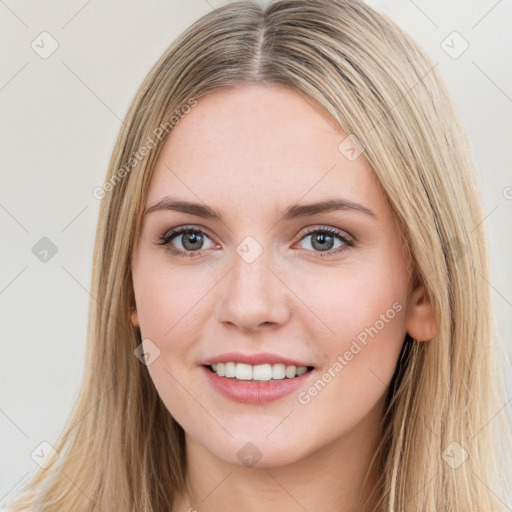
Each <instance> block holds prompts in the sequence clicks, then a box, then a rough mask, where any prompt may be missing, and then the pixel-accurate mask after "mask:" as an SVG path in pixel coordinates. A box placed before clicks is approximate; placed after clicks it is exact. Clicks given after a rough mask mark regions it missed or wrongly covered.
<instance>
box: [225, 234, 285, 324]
mask: <svg viewBox="0 0 512 512" xmlns="http://www.w3.org/2000/svg"><path fill="white" fill-rule="evenodd" d="M273 262H274V258H273V255H272V253H271V251H270V250H267V249H266V248H264V247H263V246H261V244H259V243H258V242H256V240H255V239H253V238H252V237H247V239H245V240H244V241H242V242H241V243H240V244H239V246H238V247H237V248H236V254H233V261H232V270H231V272H230V273H229V276H227V279H226V284H225V287H224V289H223V294H224V296H223V298H222V301H221V307H220V319H221V320H222V321H227V322H230V323H233V324H237V325H238V326H239V327H241V328H243V329H249V330H250V329H254V328H256V327H257V326H258V325H259V324H262V323H281V322H283V321H284V320H285V319H286V316H287V310H288V307H287V304H286V297H285V294H286V292H285V290H284V288H283V285H282V283H281V282H280V280H279V279H278V278H277V277H276V276H275V275H274V272H276V271H275V270H274V271H271V270H270V269H271V268H273V267H275V263H273ZM269 267H270V268H269Z"/></svg>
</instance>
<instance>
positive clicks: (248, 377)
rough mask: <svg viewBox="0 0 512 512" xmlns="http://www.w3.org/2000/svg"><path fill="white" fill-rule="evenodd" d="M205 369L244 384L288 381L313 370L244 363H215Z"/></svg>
mask: <svg viewBox="0 0 512 512" xmlns="http://www.w3.org/2000/svg"><path fill="white" fill-rule="evenodd" d="M206 368H207V369H208V370H210V371H211V372H212V373H214V374H215V375H218V376H219V377H226V378H228V379H234V380H240V381H245V382H265V381H277V380H289V379H294V378H296V377H300V376H301V375H304V374H305V373H307V372H310V371H312V370H313V369H314V367H313V366H298V367H297V366H294V365H285V364H282V363H274V364H269V363H266V364H257V365H250V364H245V363H235V362H227V363H215V364H210V365H206Z"/></svg>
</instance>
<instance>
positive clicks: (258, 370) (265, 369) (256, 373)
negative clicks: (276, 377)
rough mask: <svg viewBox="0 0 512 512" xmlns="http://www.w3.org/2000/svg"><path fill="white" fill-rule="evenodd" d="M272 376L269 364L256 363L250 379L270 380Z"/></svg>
mask: <svg viewBox="0 0 512 512" xmlns="http://www.w3.org/2000/svg"><path fill="white" fill-rule="evenodd" d="M271 378H272V366H271V365H269V364H257V365H256V366H253V368H252V380H270V379H271Z"/></svg>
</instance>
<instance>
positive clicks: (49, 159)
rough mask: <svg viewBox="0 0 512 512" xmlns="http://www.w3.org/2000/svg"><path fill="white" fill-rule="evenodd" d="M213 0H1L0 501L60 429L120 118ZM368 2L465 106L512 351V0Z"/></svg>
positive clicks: (77, 370) (71, 390)
mask: <svg viewBox="0 0 512 512" xmlns="http://www.w3.org/2000/svg"><path fill="white" fill-rule="evenodd" d="M222 3H225V2H222V1H214V0H209V1H208V2H207V1H206V0H173V1H165V2H164V1H144V2H142V1H141V0H139V1H129V2H128V1H125V2H114V1H100V0H92V1H91V0H89V1H83V2H72V1H66V2H64V1H61V2H50V1H44V2H42V1H37V2H36V1H14V0H10V1H7V0H6V1H1V0H0V34H1V35H0V37H1V42H2V44H1V49H0V52H1V59H2V66H1V69H0V105H1V119H2V122H1V133H0V140H1V142H2V145H1V148H2V151H1V156H2V161H1V172H2V181H1V183H2V187H1V189H0V226H1V233H2V241H1V243H2V252H1V253H2V260H1V266H0V318H1V338H0V339H1V343H2V346H1V349H2V350H1V354H2V357H1V359H0V365H1V366H0V379H1V381H0V382H1V390H2V393H1V397H0V429H1V431H0V432H1V454H0V460H1V461H2V464H1V465H0V505H1V504H3V503H6V502H7V501H9V500H10V499H11V498H12V496H13V495H14V493H15V492H16V491H17V489H18V488H19V487H20V486H21V485H22V484H23V483H24V482H25V481H26V480H27V479H28V478H29V476H30V475H31V474H32V473H33V472H34V470H35V469H36V467H37V466H36V463H35V462H34V461H33V460H32V458H31V453H32V452H33V450H34V449H35V448H36V447H37V446H38V445H39V444H40V443H41V442H42V441H47V442H49V443H53V442H54V441H55V439H56V438H57V435H58V433H59V431H60V429H61V428H62V426H63V424H64V422H65V420H66V418H67V416H68V413H69V411H70V409H71V406H72V404H73V402H74V400H75V398H76V396H77V395H76V394H77V390H78V385H79V383H80V379H81V375H82V369H83V363H84V353H85V341H86V328H87V311H88V306H89V294H88V288H89V283H90V278H91V266H92V251H93V244H94V234H95V228H96V222H97V217H98V210H99V201H97V200H96V199H94V197H93V195H92V190H93V188H94V187H96V186H98V185H101V184H102V183H103V181H104V177H105V173H106V170H107V165H108V160H109V157H110V154H111V151H112V149H113V145H114V141H115V138H116V136H117V133H118V130H119V128H120V126H121V119H122V118H123V117H124V115H125V112H126V110H127V108H128V105H129V103H130V101H131V100H132V98H133V96H134V94H135V92H136V90H137V88H138V87H139V85H140V83H141V81H142V80H143V78H144V76H145V75H146V73H147V72H148V71H149V69H150V67H151V66H152V65H153V63H154V62H155V61H156V60H157V59H158V57H159V56H160V55H161V54H162V53H163V52H164V50H165V49H166V48H167V47H168V46H169V44H170V43H171V42H172V40H173V39H174V38H175V37H176V36H177V35H178V34H179V33H180V32H181V31H182V30H183V29H185V28H186V27H187V26H188V25H189V24H190V23H191V22H193V21H195V20H196V19H197V18H198V17H199V16H200V15H202V14H204V13H206V12H208V11H209V10H210V9H211V8H212V7H217V6H219V5H221V4H222ZM370 3H371V4H372V5H374V6H375V7H377V8H378V9H380V10H382V11H383V12H385V13H387V14H388V15H390V17H391V18H392V19H394V20H395V21H396V22H397V23H398V24H399V25H401V26H402V27H403V28H404V29H405V30H406V31H407V32H409V33H410V34H411V35H412V36H413V37H415V39H416V40H417V41H418V42H419V43H420V44H421V45H422V46H423V47H424V48H425V49H426V50H427V52H428V53H429V54H430V55H431V57H432V59H433V60H434V62H438V63H439V64H438V69H439V70H440V72H441V73H442V74H443V76H444V77H445V80H446V81H447V83H448V86H449V89H450V90H451V92H452V95H453V97H454V99H455V101H456V104H457V106H458V108H459V111H460V114H461V117H462V120H463V123H464V125H465V127H466V129H467V132H468V134H469V138H470V140H471V143H472V146H473V149H472V151H473V157H474V160H475V162H476V164H477V167H478V172H479V179H480V183H481V189H482V194H483V198H484V201H485V205H486V215H487V216H486V219H485V221H486V222H487V223H488V228H489V231H490V238H491V248H492V266H493V277H492V281H491V283H489V286H491V287H492V290H493V296H494V300H495V305H496V312H497V320H498V324H499V328H500V331H501V334H502V336H503V338H504V339H505V342H506V343H507V348H508V350H509V353H510V349H511V347H512V342H511V340H512V324H511V320H510V319H511V317H512V272H511V267H512V265H511V262H512V237H511V235H510V233H511V224H512V222H511V221H512V172H511V167H510V162H511V160H512V158H511V157H512V140H511V135H512V73H511V66H510V62H512V60H511V49H512V31H511V30H510V28H511V27H510V20H511V19H512V17H511V16H512V4H511V2H510V0H500V1H496V0H480V1H477V0H473V1H464V0H457V1H451V2H449V5H448V2H445V1H443V0H435V1H433V0H416V1H415V2H413V1H410V0H383V1H372V2H370ZM43 31H47V32H48V33H49V34H51V36H52V37H53V38H54V39H55V40H56V41H57V42H58V45H59V46H58V49H57V50H56V51H55V52H54V53H53V54H52V55H50V56H49V57H48V58H46V59H43V58H41V57H40V56H39V54H38V53H36V52H35V51H34V50H33V49H32V47H31V44H32V41H34V40H35V41H36V43H37V42H38V41H40V39H38V36H39V34H40V33H41V32H43ZM453 31H457V32H458V33H459V34H460V35H461V36H462V37H463V38H464V39H465V40H466V41H467V42H468V43H469V47H468V49H467V50H466V51H465V52H464V53H463V54H462V55H461V56H460V57H458V58H456V59H454V58H452V57H451V56H449V55H448V54H447V53H446V52H445V51H444V49H443V48H442V46H441V45H442V41H444V40H446V38H447V36H449V35H450V34H451V33H452V32H453ZM451 37H453V36H451ZM446 41H447V42H446V43H444V44H445V45H446V44H448V45H451V46H454V47H455V50H452V52H453V51H456V50H457V49H458V48H460V46H457V45H459V44H460V43H461V40H459V41H457V40H455V42H454V43H451V41H452V39H448V40H446ZM39 44H40V45H41V43H39ZM47 44H48V43H47ZM46 48H48V46H46ZM483 220H484V219H482V221H483ZM42 237H48V238H49V239H50V240H51V241H52V242H53V243H54V244H55V245H56V247H57V249H58V251H57V253H56V254H55V255H54V256H53V257H52V258H50V259H49V261H47V262H46V263H43V262H41V261H40V260H39V259H38V258H36V256H35V255H34V254H33V252H32V247H33V246H34V245H35V244H36V243H37V242H38V241H39V240H40V239H41V238H42Z"/></svg>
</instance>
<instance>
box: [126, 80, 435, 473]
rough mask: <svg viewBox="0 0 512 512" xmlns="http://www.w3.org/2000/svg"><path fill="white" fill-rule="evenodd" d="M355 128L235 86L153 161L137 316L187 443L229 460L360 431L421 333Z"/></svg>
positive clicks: (291, 450)
mask: <svg viewBox="0 0 512 512" xmlns="http://www.w3.org/2000/svg"><path fill="white" fill-rule="evenodd" d="M346 137H347V134H345V133H343V132H342V131H340V130H337V129H335V127H334V126H333V125H332V124H330V123H329V122H328V121H327V120H326V118H325V117H323V116H322V115H321V114H319V111H317V110H316V109H315V108H314V107H313V106H312V105H311V103H309V102H308V101H306V100H304V99H303V97H302V96H300V95H298V94H297V93H295V92H292V91H291V90H287V89H284V88H280V87H264V86H256V85H253V86H243V87H238V88H234V89H229V90H228V89H224V90H221V91H217V92H215V93H213V94H210V95H208V96H205V97H203V98H201V99H200V100H199V101H198V103H197V105H196V106H195V107H194V108H192V109H191V111H190V113H189V114H187V115H185V116H184V117H183V118H182V119H181V121H180V122H179V124H178V125H177V126H176V127H175V128H174V129H173V130H172V132H171V133H170V136H169V138H168V139H167V141H166V143H165V145H164V147H163V150H162V152H161V154H160V156H159V160H158V162H157V164H156V167H155V172H154V175H153V178H152V181H151V184H150V188H149V192H148V196H147V201H146V209H148V208H151V207H152V206H154V205H157V204H158V203H159V202H160V201H162V200H163V199H164V198H167V199H166V201H167V202H168V204H167V206H168V207H162V208H160V209H153V211H151V212H148V213H146V214H145V216H144V220H143V229H142V234H141V238H140V240H139V243H138V245H137V248H136V251H135V253H134V258H133V264H132V272H133V285H134V291H135V299H136V311H135V312H134V313H133V314H132V322H133V325H135V326H137V327H140V332H141V339H142V340H144V343H143V347H144V350H145V352H146V353H148V354H149V359H148V362H149V364H148V366H147V369H148V371H149V373H150V375H151V378H152V380H153V382H154V384H155V387H156V389H157V391H158V393H159V395H160V397H161V398H162V400H163V402H164V403H165V405H166V407H167V409H168V410H169V412H170V413H171V414H172V416H173V417H174V418H175V419H176V421H177V422H178V423H179V424H180V425H181V426H182V427H183V429H184V430H185V432H186V433H187V442H188V443H194V444H195V445H196V446H198V447H200V449H201V450H203V451H204V453H208V454H209V455H210V456H212V455H213V456H214V457H216V458H217V459H221V460H222V461H224V462H228V463H234V464H245V465H249V466H251V465H254V464H256V465H257V466H263V467H265V466H266V467H270V466H275V465H282V464H288V463H291V462H294V461H297V460H299V459H302V458H304V457H306V456H308V455H312V454H314V453H315V452H317V451H318V450H320V449H322V448H324V449H325V448H326V447H327V446H328V445H331V446H332V443H336V442H337V443H343V442H344V443H345V444H346V445H347V446H349V444H350V445H351V446H356V445H357V442H358V441H357V439H360V437H361V435H363V437H365V438H366V440H367V439H368V435H370V433H375V432H376V429H377V425H378V421H379V419H380V417H381V415H382V412H383V404H384V399H385V395H386V391H387V386H388V384H389V382H390V380H391V378H392V375H393V372H394V369H395V366H396V362H397V358H398V356H399V353H400V349H401V346H402V343H403V340H404V337H405V334H406V332H407V331H409V334H411V335H412V336H413V337H414V336H415V334H416V335H417V334H418V333H417V332H414V330H415V329H416V330H417V329H418V328H419V327H420V325H419V324H421V318H420V317H419V316H418V312H417V311H416V310H417V308H418V307H422V306H421V304H420V303H421V299H418V300H417V301H415V303H414V304H412V303H411V300H412V299H411V297H413V296H414V294H413V295H412V296H411V295H410V294H409V290H408V288H409V274H408V270H407V269H408V260H407V258H406V256H405V251H404V248H403V246H402V242H401V237H400V233H399V231H398V229H397V227H396V226H395V223H394V221H393V217H392V214H391V211H390V209H389V206H388V205H387V204H386V202H385V200H384V198H383V196H382V195H381V193H380V191H379V188H378V185H377V182H376V180H375V178H374V175H373V173H372V169H371V167H370V165H369V163H368V162H367V160H366V159H365V157H364V155H362V154H361V155H359V156H358V153H359V151H358V148H357V146H354V144H353V142H351V141H350V139H346ZM327 202H331V203H332V205H335V204H337V206H331V207H327V206H326V205H327ZM185 203H191V204H190V205H186V204H185ZM192 203H193V205H192ZM314 204H316V205H317V206H313V205H314ZM343 204H345V206H343ZM160 205H162V203H160ZM173 205H174V206H173ZM214 213H215V215H214ZM182 227H186V228H187V229H188V230H189V232H188V233H186V234H183V233H179V232H178V233H176V234H173V233H172V231H173V230H175V229H178V228H182ZM166 236H167V244H166V245H162V244H161V243H160V238H161V237H164V241H165V237H166ZM418 297H419V296H418ZM416 302H418V304H419V305H418V304H416ZM423 307H424V306H423ZM415 311H416V313H415ZM422 339H426V338H422ZM215 363H223V364H218V365H217V366H213V367H209V366H208V365H210V364H214V365H215ZM233 363H235V364H233ZM251 363H252V364H251ZM294 363H295V364H294ZM294 366H296V367H298V368H300V367H306V368H307V371H306V373H301V372H303V371H304V370H303V369H299V370H298V373H299V374H300V375H298V376H295V377H293V375H296V374H297V370H295V369H294ZM213 369H216V370H217V372H218V373H219V374H220V375H216V374H214V373H213V371H212V370H213ZM223 372H224V376H222V374H223ZM226 372H227V376H226ZM233 373H234V374H235V376H234V377H233ZM283 377H284V378H283ZM269 378H271V380H268V379H269ZM358 432H359V434H358ZM358 436H359V437H358Z"/></svg>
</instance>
